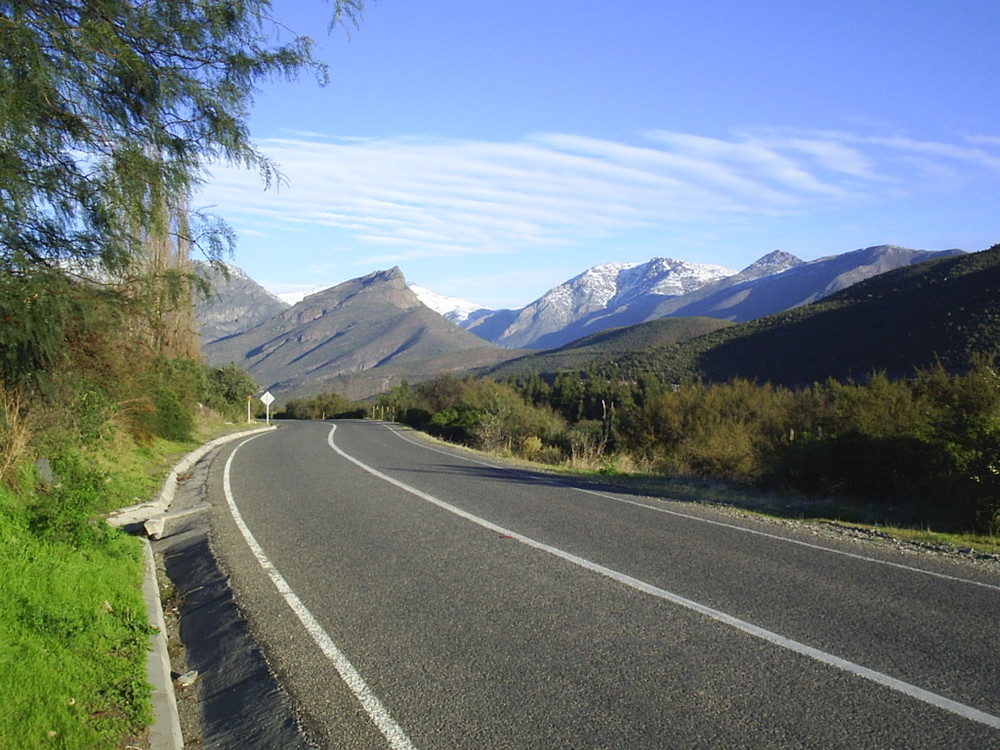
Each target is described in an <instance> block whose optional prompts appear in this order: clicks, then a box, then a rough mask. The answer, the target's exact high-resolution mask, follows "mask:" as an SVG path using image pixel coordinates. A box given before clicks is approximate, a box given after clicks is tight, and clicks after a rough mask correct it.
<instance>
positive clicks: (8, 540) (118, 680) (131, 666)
mask: <svg viewBox="0 0 1000 750" xmlns="http://www.w3.org/2000/svg"><path fill="white" fill-rule="evenodd" d="M224 431H225V429H224V428H223V426H222V425H220V424H219V423H212V424H205V425H201V426H200V429H199V430H198V440H199V442H200V440H202V439H209V438H210V437H213V436H214V435H215V434H219V433H221V432H224ZM195 444H196V443H177V442H170V441H166V440H161V439H156V440H154V441H153V442H151V443H149V444H147V445H142V446H140V445H137V444H135V443H133V442H132V441H131V440H126V439H121V440H117V441H113V442H111V443H109V442H106V441H105V442H99V443H96V444H93V445H89V446H79V447H77V448H75V449H72V450H63V451H62V453H61V455H59V456H57V457H53V458H52V459H51V464H52V470H53V471H54V472H55V478H54V481H53V482H52V483H51V484H49V483H46V482H44V481H41V482H39V481H38V477H37V476H32V474H33V472H32V471H28V470H27V469H25V470H23V471H22V475H23V476H22V481H21V482H20V487H19V488H16V489H15V488H10V487H0V695H2V696H4V699H3V704H4V705H3V710H2V711H0V747H4V748H23V749H24V750H29V749H30V748H43V747H44V748H48V747H60V748H80V749H81V750H83V749H84V748H86V749H87V750H92V749H93V748H118V747H127V746H129V745H130V744H132V745H134V744H135V743H134V742H133V740H134V739H135V738H140V737H141V736H142V735H143V733H144V732H145V729H146V727H147V726H148V725H149V724H150V722H151V721H152V715H151V709H150V700H149V696H150V689H149V686H148V684H147V681H146V655H147V649H148V643H149V635H150V633H151V629H150V625H149V622H148V619H147V616H146V610H145V605H144V603H143V598H142V592H141V586H142V578H143V553H142V545H141V542H140V540H139V539H137V538H134V537H130V536H129V535H127V534H126V533H124V532H122V531H120V530H117V529H113V528H112V527H110V526H108V525H107V524H106V523H105V522H104V521H103V520H101V514H103V513H106V512H107V511H110V510H113V509H115V508H118V507H123V506H126V505H131V504H134V503H136V502H140V501H144V500H148V499H151V498H152V497H153V496H154V495H155V493H156V492H157V490H158V489H159V486H160V483H161V482H162V479H163V477H164V475H165V474H166V473H167V471H168V470H169V467H170V466H171V465H172V464H173V463H174V462H175V461H176V459H178V458H179V457H180V456H181V455H183V454H184V453H186V452H187V451H189V450H191V449H192V448H193V447H194V446H195Z"/></svg>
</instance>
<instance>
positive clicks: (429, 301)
mask: <svg viewBox="0 0 1000 750" xmlns="http://www.w3.org/2000/svg"><path fill="white" fill-rule="evenodd" d="M408 286H409V287H410V291H411V292H413V293H414V294H415V295H417V299H419V300H420V301H421V302H423V303H424V304H425V305H426V306H427V307H429V308H430V309H431V310H433V311H434V312H436V313H438V314H440V315H443V316H444V317H445V318H447V319H448V320H450V321H451V322H452V323H457V324H459V325H461V324H462V323H464V322H465V321H467V320H468V319H469V318H470V317H471V316H472V315H473V314H474V313H481V312H482V311H483V310H485V308H484V307H483V306H482V305H477V304H476V303H475V302H469V300H465V299H462V298H460V297H448V296H446V295H443V294H438V293H437V292H432V291H431V290H430V289H427V288H425V287H422V286H420V285H419V284H408Z"/></svg>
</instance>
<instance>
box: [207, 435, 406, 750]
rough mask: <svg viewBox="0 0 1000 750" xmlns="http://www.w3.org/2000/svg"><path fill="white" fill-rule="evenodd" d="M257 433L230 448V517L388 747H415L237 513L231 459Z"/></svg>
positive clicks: (395, 749)
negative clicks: (231, 482)
mask: <svg viewBox="0 0 1000 750" xmlns="http://www.w3.org/2000/svg"><path fill="white" fill-rule="evenodd" d="M258 437H260V435H255V436H254V437H252V438H249V439H247V440H244V441H243V442H242V443H240V444H239V445H237V446H236V448H234V449H233V452H232V453H231V454H229V458H228V459H227V460H226V467H225V470H224V471H223V476H222V485H223V490H224V492H225V496H226V502H227V503H228V504H229V512H230V513H231V514H232V516H233V520H234V521H236V525H237V526H238V527H239V530H240V532H241V533H242V534H243V538H244V539H245V540H246V542H247V544H248V545H249V547H250V550H251V551H252V552H253V555H254V557H256V558H257V562H259V563H260V565H261V567H262V568H263V569H264V571H265V572H266V573H267V574H268V576H269V577H270V578H271V582H272V583H274V585H275V586H276V587H277V589H278V591H279V592H280V593H281V595H282V597H284V599H285V602H286V603H287V604H288V606H289V607H291V609H292V611H293V612H294V613H295V615H296V617H298V618H299V620H300V621H301V622H302V624H303V625H304V626H305V629H306V630H307V631H308V632H309V635H310V636H312V639H313V640H314V641H315V642H316V645H317V646H319V648H320V650H321V651H322V652H323V653H324V654H325V655H326V657H327V658H328V659H329V660H330V661H331V662H333V666H334V667H335V668H336V670H337V672H338V673H339V674H340V678H341V679H342V680H343V681H344V683H345V684H346V685H347V687H348V688H349V689H350V691H351V692H352V693H353V694H354V697H355V698H357V700H358V702H360V703H361V706H362V707H363V708H364V710H365V712H366V713H367V714H368V716H369V717H371V720H372V721H373V722H374V723H375V726H376V727H378V730H379V731H380V732H381V733H382V735H383V736H384V737H385V738H386V740H387V741H388V742H389V745H390V747H392V748H393V750H416V746H415V745H414V744H413V743H412V742H411V741H410V738H409V737H407V736H406V733H405V732H404V731H403V729H402V727H400V726H399V724H397V723H396V721H395V719H393V718H392V716H391V715H390V714H389V712H388V710H387V709H386V708H385V706H384V705H383V704H382V701H380V700H379V699H378V696H376V695H375V693H374V692H372V690H371V688H370V687H368V683H366V682H365V680H364V678H363V677H362V676H361V673H360V672H358V670H357V669H355V668H354V665H353V664H351V662H350V661H349V660H348V659H347V657H346V656H345V655H344V653H343V652H342V651H341V650H340V649H339V648H337V645H336V644H335V643H334V642H333V639H332V638H330V636H329V635H328V634H327V632H326V631H325V630H323V627H322V626H321V625H320V624H319V622H317V620H316V618H315V617H313V614H312V613H311V612H310V611H309V610H308V609H307V608H306V606H305V605H304V604H303V603H302V600H300V599H299V597H298V596H297V595H296V594H295V592H294V591H292V588H291V586H289V585H288V583H287V582H286V581H285V579H284V576H282V575H281V573H279V572H278V569H277V568H276V567H274V565H273V564H272V563H271V561H270V560H269V559H268V557H267V555H266V554H264V550H263V548H262V547H261V546H260V544H258V542H257V539H256V537H254V535H253V532H252V531H250V527H249V526H247V524H246V522H245V521H244V520H243V515H242V514H241V513H240V510H239V508H238V507H237V505H236V500H235V498H234V497H233V492H232V488H231V487H230V479H229V477H230V467H231V466H232V463H233V458H234V457H235V456H236V453H237V452H238V451H239V449H240V448H242V447H243V446H244V445H246V444H247V443H249V442H250V441H251V440H256V439H257V438H258Z"/></svg>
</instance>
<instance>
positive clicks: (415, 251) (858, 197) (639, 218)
mask: <svg viewBox="0 0 1000 750" xmlns="http://www.w3.org/2000/svg"><path fill="white" fill-rule="evenodd" d="M260 145H261V147H262V149H263V150H264V151H265V153H267V154H268V155H269V156H271V157H272V158H273V159H274V160H275V161H276V162H277V163H278V164H279V165H280V166H281V169H282V171H283V172H284V174H285V175H286V176H287V179H288V185H287V186H285V187H282V188H280V189H278V190H269V191H266V192H265V191H263V190H262V189H261V186H260V184H259V182H257V181H256V177H255V176H254V175H252V174H249V173H246V172H241V171H237V170H231V169H222V168H220V169H217V170H216V171H215V175H214V177H213V179H212V180H211V181H210V182H209V183H208V184H207V185H206V186H205V188H204V190H203V191H202V194H201V196H200V199H201V200H202V201H204V202H210V203H213V204H217V206H218V210H219V211H220V212H221V213H223V214H224V215H226V216H227V217H230V219H231V220H232V221H233V223H234V224H237V225H239V224H246V225H247V226H248V227H252V228H253V231H277V230H275V229H272V230H264V229H262V227H264V226H271V227H276V228H278V230H280V229H285V230H288V231H294V230H296V229H302V228H305V227H310V228H316V227H322V228H327V229H329V230H330V231H331V232H338V233H344V234H346V235H349V236H350V237H351V238H352V239H353V240H354V241H356V242H362V243H365V244H366V245H367V246H368V249H369V250H371V251H373V252H372V253H369V254H367V255H366V257H365V260H366V262H369V263H371V262H399V261H401V260H406V259H414V258H426V257H450V256H459V255H467V254H479V253H490V254H503V253H513V252H523V251H525V250H531V249H546V248H558V247H564V246H569V245H572V244H573V243H575V242H578V241H580V240H582V239H592V238H594V237H610V236H614V235H615V234H617V233H622V232H626V231H628V230H631V229H637V228H650V227H654V228H655V227H657V226H667V225H671V226H677V225H685V224H686V225H693V224H697V223H699V222H720V223H726V222H746V221H752V220H754V219H755V217H761V216H767V217H780V216H782V215H791V214H803V213H808V212H811V211H823V210H827V209H830V208H840V207H844V206H849V205H852V204H858V203H871V202H875V201H878V200H882V199H885V198H887V197H889V196H890V195H892V193H893V191H894V190H896V189H898V186H902V185H905V186H906V190H908V191H924V192H929V191H933V190H940V189H942V184H944V183H943V181H942V179H943V178H942V175H947V176H948V178H949V179H948V180H945V181H944V182H946V183H947V184H948V185H951V186H954V185H957V184H958V182H961V180H962V179H963V178H965V177H966V176H967V177H968V179H972V178H973V177H977V178H978V177H982V176H983V175H988V176H989V177H990V179H994V180H995V179H996V178H997V177H1000V137H995V136H991V135H985V136H978V137H969V138H964V139H957V140H956V142H954V143H944V142H939V141H930V140H919V139H915V138H910V137H903V136H873V135H865V134H858V133H848V132H839V131H820V130H815V131H805V130H787V129H786V130H781V129H777V130H775V129H772V130H760V131H757V132H743V133H737V134H734V135H733V136H731V137H729V138H709V137H705V136H700V135H694V134H690V133H678V132H672V131H663V130H659V131H650V132H647V133H645V134H643V136H642V140H641V141H640V142H639V143H638V144H630V143H620V142H615V141H609V140H601V139H595V138H588V137H583V136H579V135H573V134H538V135H533V136H530V137H527V138H524V139H522V140H519V141H515V142H491V141H474V140H459V139H432V138H417V137H409V138H391V139H386V138H381V139H374V138H373V139H358V138H354V139H322V138H320V137H317V136H309V137H296V138H282V139H278V138H276V139H269V140H265V141H263V142H262V143H261V144H260ZM342 244H343V243H342Z"/></svg>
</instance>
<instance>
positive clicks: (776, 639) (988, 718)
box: [327, 425, 1000, 729]
mask: <svg viewBox="0 0 1000 750" xmlns="http://www.w3.org/2000/svg"><path fill="white" fill-rule="evenodd" d="M336 431H337V426H336V425H333V427H332V428H331V429H330V434H329V435H328V436H327V442H328V443H329V444H330V447H331V448H332V449H333V450H334V451H335V452H336V453H337V454H338V455H340V456H341V457H342V458H345V459H346V460H348V461H350V462H351V463H353V464H355V465H356V466H359V467H360V468H361V469H363V470H364V471H367V472H368V473H370V474H372V475H373V476H376V477H378V478H379V479H382V480H383V481H385V482H388V483H389V484H392V485H394V486H396V487H398V488H400V489H401V490H405V491H406V492H409V493H410V494H412V495H416V496H417V497H419V498H421V499H422V500H426V501H427V502H429V503H431V504H433V505H436V506H438V507H439V508H443V509H444V510H447V511H449V512H450V513H454V514H455V515H456V516H459V517H460V518H464V519H466V520H467V521H472V522H473V523H475V524H478V525H479V526H482V527H483V528H485V529H488V530H490V531H494V532H496V533H498V534H500V535H503V536H506V537H510V538H512V539H516V540H517V541H519V542H521V543H522V544H525V545H527V546H529V547H534V548H535V549H538V550H541V551H543V552H548V553H549V554H550V555H554V556H555V557H558V558H560V559H562V560H566V561H567V562H570V563H573V564H574V565H578V566H580V567H581V568H584V569H586V570H590V571H592V572H594V573H598V574H600V575H603V576H607V577H608V578H611V579H612V580H615V581H618V582H619V583H623V584H625V585H626V586H630V587H631V588H633V589H636V590H637V591H641V592H643V593H646V594H650V595H651V596H655V597H659V598H660V599H664V600H666V601H669V602H671V603H673V604H676V605H678V606H681V607H685V608H687V609H690V610H693V611H695V612H698V613H699V614H702V615H705V616H706V617H710V618H711V619H713V620H716V621H717V622H721V623H723V624H725V625H729V626H730V627H732V628H735V629H737V630H740V631H742V632H744V633H747V634H749V635H752V636H755V637H757V638H760V639H762V640H764V641H767V642H768V643H772V644H774V645H776V646H780V647H781V648H784V649H787V650H789V651H792V652H794V653H797V654H801V655H803V656H807V657H809V658H810V659H815V660H816V661H818V662H821V663H823V664H827V665H829V666H832V667H836V668H838V669H842V670H844V671H845V672H849V673H851V674H853V675H856V676H858V677H862V678H864V679H866V680H870V681H871V682H874V683H876V684H878V685H882V686H883V687H887V688H890V689H891V690H895V691H897V692H900V693H903V694H904V695H908V696H910V697H911V698H915V699H917V700H919V701H923V702H924V703H928V704H930V705H932V706H935V707H937V708H941V709H944V710H945V711H949V712H951V713H953V714H956V715H958V716H961V717H962V718H965V719H969V720H971V721H975V722H979V723H980V724H985V725H986V726H989V727H993V728H994V729H1000V717H998V716H994V715H993V714H988V713H986V712H985V711H980V710H979V709H978V708H973V707H972V706H967V705H965V704H964V703H959V702H958V701H955V700H952V699H951V698H946V697H945V696H943V695H938V694H937V693H932V692H931V691H929V690H925V689H923V688H921V687H917V686H916V685H912V684H910V683H908V682H904V681H903V680H898V679H896V678H895V677H890V676H889V675H886V674H883V673H881V672H877V671H875V670H873V669H869V668H868V667H863V666H861V665H860V664H855V663H854V662H851V661H848V660H847V659H842V658H841V657H839V656H835V655H834V654H830V653H827V652H826V651H821V650H819V649H817V648H813V647H812V646H807V645H806V644H804V643H799V642H798V641H795V640H792V639H791V638H787V637H786V636H783V635H780V634H778V633H775V632H773V631H771V630H767V629H765V628H761V627H758V626H757V625H754V624H753V623H750V622H747V621H746V620H741V619H739V618H737V617H733V616H732V615H728V614H726V613H725V612H722V611H720V610H717V609H713V608H712V607H708V606H706V605H704V604H700V603H698V602H696V601H694V600H692V599H687V598H686V597H683V596H680V595H678V594H674V593H672V592H670V591H667V590H666V589H661V588H659V587H658V586H653V585H652V584H649V583H646V582H645V581H640V580H639V579H638V578H633V577H632V576H630V575H627V574H625V573H620V572H618V571H616V570H612V569H611V568H606V567H605V566H603V565H599V564H598V563H595V562H591V561H590V560H586V559H584V558H582V557H578V556H577V555H574V554H572V553H570V552H566V551H564V550H561V549H559V548H558V547H552V546H549V545H548V544H545V543H544V542H539V541H536V540H534V539H532V538H531V537H527V536H524V535H523V534H519V533H518V532H516V531H513V530H511V529H508V528H505V527H503V526H499V525H497V524H495V523H493V522H492V521H487V520H486V519H485V518H480V517H479V516H476V515H473V514H472V513H469V512H468V511H464V510H462V509H461V508H457V507H455V506H454V505H451V504H449V503H446V502H445V501H443V500H439V499H438V498H436V497H434V496H433V495H429V494H427V493H426V492H423V491H421V490H418V489H417V488H416V487H411V486H410V485H408V484H406V483H404V482H401V481H399V480H398V479H394V478H392V477H390V476H388V475H387V474H383V473H382V472H380V471H378V470H377V469H375V468H373V467H371V466H368V465H367V464H365V463H363V462H362V461H360V460H358V459H357V458H354V456H351V455H349V454H348V453H345V452H344V451H343V450H341V448H340V447H339V446H338V445H337V444H336V443H335V442H334V440H333V435H334V433H335V432H336Z"/></svg>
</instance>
